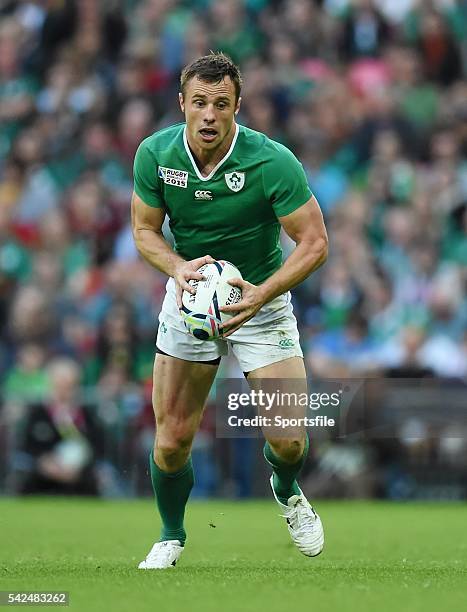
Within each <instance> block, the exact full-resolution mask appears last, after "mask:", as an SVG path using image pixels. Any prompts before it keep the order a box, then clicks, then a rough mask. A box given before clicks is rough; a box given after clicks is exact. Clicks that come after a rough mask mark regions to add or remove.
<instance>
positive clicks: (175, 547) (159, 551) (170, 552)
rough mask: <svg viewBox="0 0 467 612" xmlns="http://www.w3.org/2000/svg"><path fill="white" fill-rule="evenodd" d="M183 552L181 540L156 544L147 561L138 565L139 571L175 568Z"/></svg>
mask: <svg viewBox="0 0 467 612" xmlns="http://www.w3.org/2000/svg"><path fill="white" fill-rule="evenodd" d="M182 552H183V546H182V545H181V543H180V541H179V540H166V541H165V542H156V543H155V544H154V546H153V547H152V548H151V550H150V551H149V553H148V555H147V557H146V559H145V560H144V561H141V563H140V564H139V565H138V569H167V568H169V567H175V564H176V563H177V561H178V559H179V558H180V555H181V554H182Z"/></svg>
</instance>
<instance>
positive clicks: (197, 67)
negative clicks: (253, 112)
mask: <svg viewBox="0 0 467 612" xmlns="http://www.w3.org/2000/svg"><path fill="white" fill-rule="evenodd" d="M195 76H196V77H198V78H199V79H200V80H201V81H205V82H206V83H220V82H221V81H222V79H223V78H224V77H226V76H229V77H230V78H231V80H232V81H233V84H234V86H235V101H236V102H238V99H239V97H240V90H241V88H242V75H241V74H240V70H239V68H238V66H236V65H235V64H234V63H233V61H232V60H231V59H230V57H229V56H228V55H225V53H222V52H218V53H214V51H211V53H210V54H209V55H204V56H203V57H200V58H199V59H197V60H195V61H194V62H191V64H188V66H185V68H184V69H183V70H182V74H181V76H180V85H181V88H182V94H183V95H185V88H186V84H187V83H188V81H189V80H191V79H192V78H193V77H195Z"/></svg>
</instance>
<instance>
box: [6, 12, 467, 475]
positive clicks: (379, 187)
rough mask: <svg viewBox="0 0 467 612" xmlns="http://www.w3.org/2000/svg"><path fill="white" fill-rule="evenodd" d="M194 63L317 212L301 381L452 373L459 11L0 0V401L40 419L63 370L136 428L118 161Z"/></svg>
mask: <svg viewBox="0 0 467 612" xmlns="http://www.w3.org/2000/svg"><path fill="white" fill-rule="evenodd" d="M210 49H214V50H222V51H224V52H226V53H228V54H229V55H230V56H231V57H232V58H233V59H234V60H235V61H236V62H238V63H239V65H240V67H241V69H242V72H243V79H244V88H243V94H242V95H243V103H242V106H241V112H240V115H239V122H240V123H242V124H244V125H247V126H249V127H251V128H253V129H257V130H260V131H262V132H265V133H266V134H268V135H269V136H270V137H272V138H274V139H276V140H278V141H280V142H283V143H284V144H286V145H287V146H289V147H290V148H291V149H292V150H293V151H294V152H295V154H296V155H297V156H298V157H299V158H300V160H301V161H302V163H303V165H304V168H305V171H306V173H307V176H308V178H309V183H310V187H311V189H312V190H313V192H314V193H315V195H316V196H317V198H318V200H319V202H320V204H321V206H322V209H323V212H324V215H325V218H326V223H327V227H328V232H329V236H330V256H329V260H328V262H327V264H326V266H325V267H324V268H323V269H322V270H320V271H319V272H318V273H316V274H315V275H313V276H312V277H310V278H309V279H308V280H307V281H306V282H305V283H303V284H302V285H301V286H300V287H299V288H298V289H297V290H296V292H295V295H294V300H295V311H296V314H297V316H298V319H299V324H300V329H301V336H302V344H303V348H304V351H305V356H306V361H307V366H308V368H309V370H310V371H311V372H312V373H313V374H314V375H317V376H324V377H352V376H364V375H371V376H375V375H376V376H378V375H381V376H383V375H386V376H393V377H419V376H438V377H447V378H450V379H465V377H466V376H467V291H466V288H467V81H466V76H467V1H466V0H398V1H397V2H394V1H390V0H190V1H188V0H186V1H184V0H102V1H101V2H94V1H93V0H16V1H15V0H0V317H1V321H2V326H1V329H0V377H1V388H2V396H3V398H4V400H5V401H6V402H7V403H8V402H10V403H11V402H13V403H15V402H21V401H22V402H24V401H26V402H36V403H37V402H39V403H42V405H43V403H44V402H45V403H46V404H47V402H48V404H49V408H50V405H51V403H52V404H53V402H52V400H51V397H52V396H53V389H54V379H55V378H56V372H57V370H58V371H60V368H61V367H62V368H63V367H64V364H65V365H66V364H67V365H66V367H68V368H72V364H75V366H78V370H77V371H78V372H79V373H80V374H79V377H78V378H79V380H78V384H79V385H80V386H82V387H84V388H85V389H90V388H92V389H97V391H98V393H99V394H100V397H103V398H104V404H105V402H111V403H112V406H114V408H115V407H116V408H115V410H116V411H117V413H118V412H119V413H121V414H123V415H124V416H125V415H126V416H125V418H128V419H133V420H134V421H135V422H136V424H135V425H134V426H135V427H136V429H137V430H138V431H144V428H145V426H146V425H147V424H148V423H151V416H150V405H149V404H150V403H149V391H150V379H151V370H152V361H153V348H154V346H153V345H154V336H155V328H156V325H157V312H158V308H159V306H160V304H161V300H162V298H163V295H164V288H165V279H164V278H163V277H162V276H161V275H160V274H158V273H157V272H155V271H153V270H151V269H150V268H149V266H148V265H147V264H146V263H144V262H142V261H141V260H140V259H139V257H138V254H137V253H136V251H135V247H134V244H133V241H132V237H131V230H130V225H129V202H130V197H131V191H132V161H133V157H134V153H135V151H136V148H137V146H138V144H139V143H140V141H141V140H142V139H143V138H145V137H146V136H147V135H149V134H151V133H152V132H153V131H155V130H157V129H160V128H162V127H165V126H166V125H170V124H171V123H175V122H178V121H181V120H182V119H183V117H182V115H181V113H180V110H179V108H178V102H177V93H178V90H179V87H178V79H179V73H180V69H181V68H182V67H183V66H184V65H185V64H186V63H188V62H189V61H191V60H192V59H194V58H196V57H198V56H200V55H204V54H206V53H207V52H209V50H210ZM291 247H292V245H290V243H289V242H288V241H287V240H284V249H285V251H286V252H289V251H290V248H291ZM65 369H66V368H65ZM54 377H55V378H54ZM141 388H143V389H144V392H143V394H141V393H140V392H139V390H140V389H141ZM101 403H102V402H101ZM50 414H53V410H51V412H50ZM108 414H109V413H107V417H105V418H108V419H110V421H112V419H111V418H110V417H108ZM112 414H113V413H112ZM135 415H136V416H135ZM49 416H50V415H49ZM104 416H105V415H104ZM73 419H74V421H76V422H81V423H82V422H84V421H85V417H84V416H79V415H75V416H74V417H73ZM73 419H72V420H73ZM75 426H76V423H75ZM116 438H118V433H117V434H116ZM148 439H149V438H148ZM85 456H86V453H84V454H83V453H82V457H85ZM85 463H86V462H84V463H83V465H84V464H85ZM48 468H50V465H49V466H48ZM51 469H53V468H51Z"/></svg>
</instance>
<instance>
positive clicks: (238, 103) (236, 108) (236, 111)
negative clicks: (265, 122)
mask: <svg viewBox="0 0 467 612" xmlns="http://www.w3.org/2000/svg"><path fill="white" fill-rule="evenodd" d="M241 103H242V99H241V98H239V99H238V101H237V106H236V107H235V114H236V115H238V113H239V111H240V104H241Z"/></svg>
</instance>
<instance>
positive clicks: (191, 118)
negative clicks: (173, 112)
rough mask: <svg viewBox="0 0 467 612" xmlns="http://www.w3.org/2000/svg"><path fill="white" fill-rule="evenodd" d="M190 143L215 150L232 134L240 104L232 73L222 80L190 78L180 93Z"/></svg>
mask: <svg viewBox="0 0 467 612" xmlns="http://www.w3.org/2000/svg"><path fill="white" fill-rule="evenodd" d="M180 108H181V109H182V112H183V113H184V114H185V120H186V125H187V132H188V138H189V142H190V145H195V146H198V147H200V149H207V150H213V149H217V147H219V146H221V145H222V143H223V142H224V140H225V139H226V138H227V137H228V136H229V135H232V134H233V129H234V118H235V115H236V114H237V113H238V111H239V108H240V99H239V100H238V102H235V85H234V83H233V81H232V80H231V79H230V77H225V78H224V79H223V80H222V81H220V82H219V83H206V82H205V81H201V80H200V79H198V78H197V77H194V78H192V79H190V81H188V83H187V84H186V87H185V95H184V96H183V95H182V94H180Z"/></svg>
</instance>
